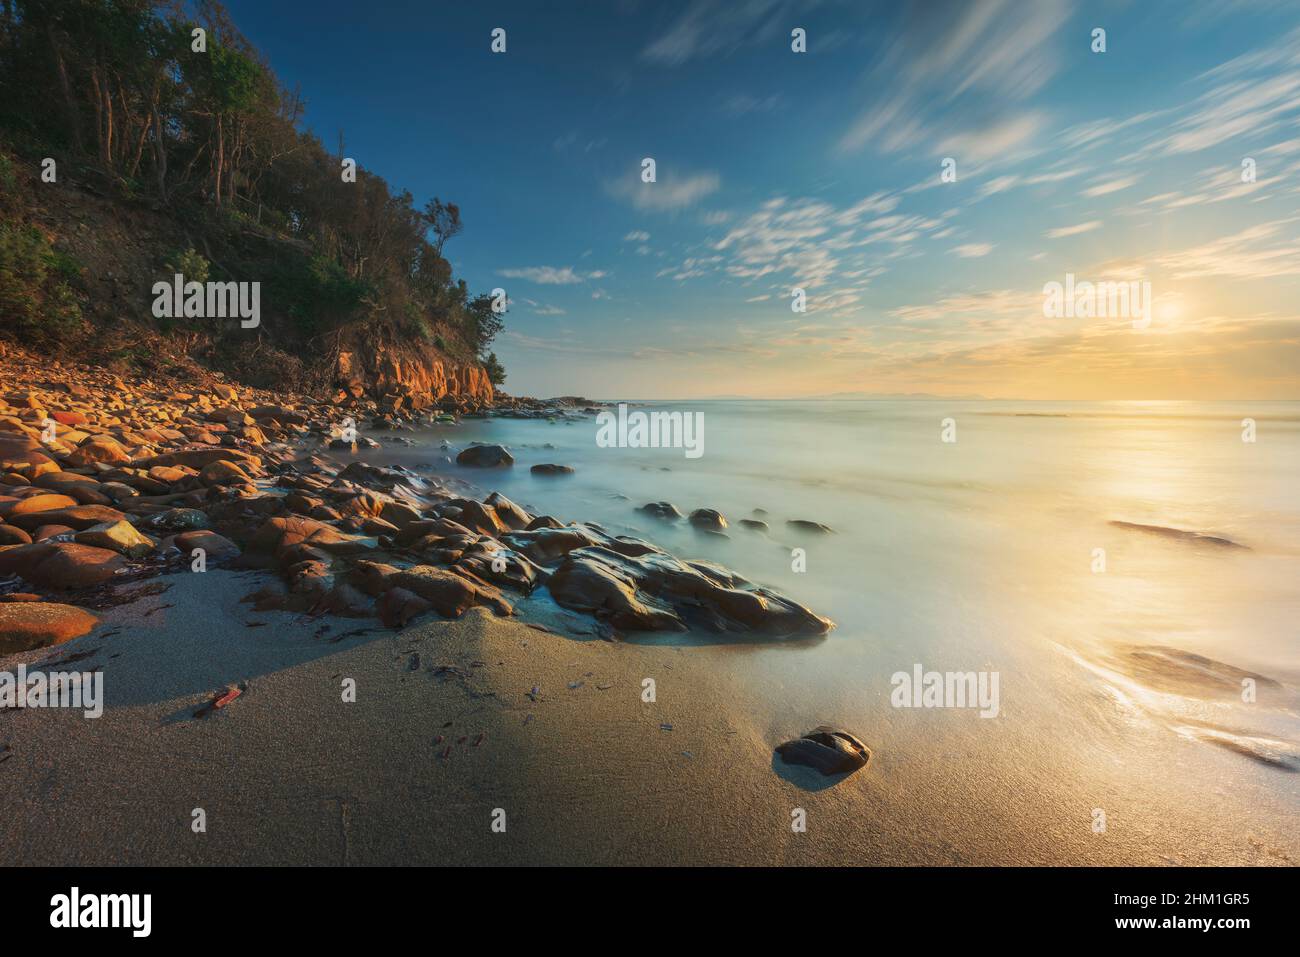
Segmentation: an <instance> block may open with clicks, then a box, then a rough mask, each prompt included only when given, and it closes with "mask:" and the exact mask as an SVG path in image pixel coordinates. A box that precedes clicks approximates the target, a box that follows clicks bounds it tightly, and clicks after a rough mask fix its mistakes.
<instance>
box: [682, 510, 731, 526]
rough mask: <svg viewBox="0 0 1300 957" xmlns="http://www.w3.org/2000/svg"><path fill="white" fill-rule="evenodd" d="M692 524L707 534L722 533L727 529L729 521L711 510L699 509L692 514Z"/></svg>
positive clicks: (719, 513)
mask: <svg viewBox="0 0 1300 957" xmlns="http://www.w3.org/2000/svg"><path fill="white" fill-rule="evenodd" d="M690 523H691V524H692V525H693V526H695V527H696V528H701V529H704V530H705V531H707V532H720V531H722V530H723V529H725V528H726V527H727V520H726V519H725V518H723V517H722V513H721V512H717V511H714V510H713V509H711V508H697V509H696V510H695V511H693V512H691V517H690Z"/></svg>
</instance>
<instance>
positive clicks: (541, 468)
mask: <svg viewBox="0 0 1300 957" xmlns="http://www.w3.org/2000/svg"><path fill="white" fill-rule="evenodd" d="M528 471H530V472H532V473H533V474H534V475H572V474H573V466H571V465H556V464H554V463H552V462H542V463H539V464H537V465H534V466H533V467H532V468H530V469H529V470H528Z"/></svg>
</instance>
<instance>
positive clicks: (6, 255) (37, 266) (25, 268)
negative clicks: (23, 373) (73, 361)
mask: <svg viewBox="0 0 1300 957" xmlns="http://www.w3.org/2000/svg"><path fill="white" fill-rule="evenodd" d="M79 272H80V267H79V266H78V265H77V264H76V260H74V259H73V258H72V257H71V256H68V255H66V254H64V253H59V252H56V251H55V249H54V247H53V246H52V245H51V244H50V241H49V239H47V238H46V236H45V234H44V233H42V232H41V231H40V230H39V229H36V228H35V227H34V226H17V225H14V224H12V223H0V329H4V330H6V331H10V332H11V333H12V334H14V335H15V338H17V339H18V340H19V341H21V342H32V343H44V342H50V341H54V340H57V339H59V338H60V337H62V336H64V335H66V334H68V333H69V332H71V331H73V330H75V329H77V328H78V327H80V325H81V307H80V306H79V305H78V304H77V297H76V294H75V293H74V292H73V291H72V287H71V286H69V285H68V280H69V279H71V278H73V277H75V276H76V275H77V274H78V273H79Z"/></svg>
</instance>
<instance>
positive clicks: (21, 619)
mask: <svg viewBox="0 0 1300 957" xmlns="http://www.w3.org/2000/svg"><path fill="white" fill-rule="evenodd" d="M97 624H99V619H98V618H96V617H95V616H94V615H92V614H90V613H89V612H87V611H82V610H81V609H80V608H75V607H73V606H72V605H60V604H57V603H55V602H46V601H23V602H4V603H0V655H12V654H14V653H16V652H19V651H30V650H32V649H33V648H46V647H48V646H50V645H59V644H62V643H63V642H65V641H71V640H72V639H73V638H79V637H80V636H82V635H84V634H86V632H88V631H90V630H91V629H92V628H94V627H95V626H96V625H97Z"/></svg>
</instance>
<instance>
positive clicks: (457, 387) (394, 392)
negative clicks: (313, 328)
mask: <svg viewBox="0 0 1300 957" xmlns="http://www.w3.org/2000/svg"><path fill="white" fill-rule="evenodd" d="M336 371H337V379H338V386H339V389H340V390H341V391H342V392H345V393H347V394H348V395H351V396H353V397H354V398H359V397H360V396H362V395H370V396H373V397H374V398H376V399H379V400H380V401H382V402H383V404H384V405H385V406H386V407H387V408H389V410H390V411H394V412H401V411H419V410H421V409H425V408H428V407H429V406H433V405H436V406H439V407H440V408H444V409H456V410H461V411H464V410H468V409H476V408H481V407H482V406H485V405H490V404H491V402H492V383H491V381H490V380H489V379H488V374H487V370H486V369H484V368H483V367H482V366H480V365H473V364H470V363H462V362H457V361H455V360H453V359H449V358H447V357H446V356H444V355H443V354H442V353H440V352H438V351H436V350H433V349H419V348H414V347H393V346H376V347H373V348H365V347H354V348H353V349H352V350H350V351H345V352H340V353H339V357H338V364H337V370H336Z"/></svg>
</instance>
